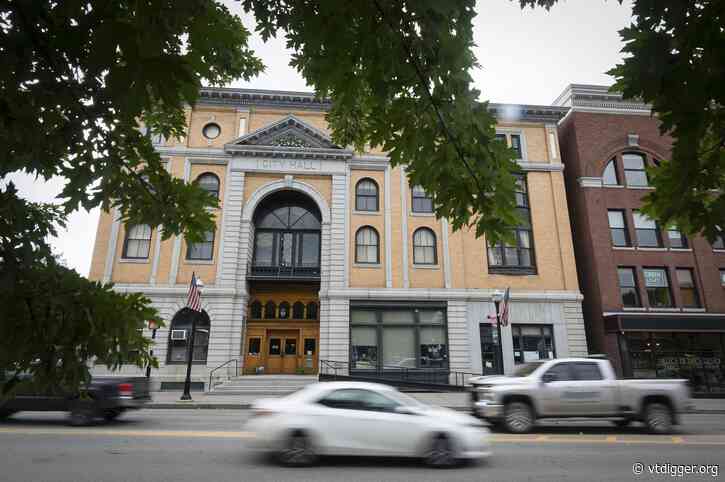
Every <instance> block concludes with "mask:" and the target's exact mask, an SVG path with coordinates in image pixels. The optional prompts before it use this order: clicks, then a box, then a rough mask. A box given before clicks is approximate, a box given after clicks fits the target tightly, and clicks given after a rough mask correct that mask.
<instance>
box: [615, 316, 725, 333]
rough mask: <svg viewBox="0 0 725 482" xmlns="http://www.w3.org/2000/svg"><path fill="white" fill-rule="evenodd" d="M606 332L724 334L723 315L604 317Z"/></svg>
mask: <svg viewBox="0 0 725 482" xmlns="http://www.w3.org/2000/svg"><path fill="white" fill-rule="evenodd" d="M604 327H605V329H606V331H607V332H609V333H612V332H619V331H700V332H702V331H705V332H725V315H723V316H697V315H691V314H682V315H667V316H662V315H660V316H658V315H653V314H649V313H648V314H646V315H630V314H626V315H609V316H605V317H604Z"/></svg>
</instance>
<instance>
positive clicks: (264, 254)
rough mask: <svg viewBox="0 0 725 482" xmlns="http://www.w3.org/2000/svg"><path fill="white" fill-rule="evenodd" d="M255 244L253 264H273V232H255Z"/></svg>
mask: <svg viewBox="0 0 725 482" xmlns="http://www.w3.org/2000/svg"><path fill="white" fill-rule="evenodd" d="M255 244H256V246H255V248H254V264H255V265H256V266H272V265H273V264H274V233H264V232H262V233H257V235H256V236H255Z"/></svg>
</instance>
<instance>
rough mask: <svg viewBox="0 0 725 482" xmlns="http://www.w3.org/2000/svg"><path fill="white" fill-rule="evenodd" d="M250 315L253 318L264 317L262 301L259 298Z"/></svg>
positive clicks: (251, 308)
mask: <svg viewBox="0 0 725 482" xmlns="http://www.w3.org/2000/svg"><path fill="white" fill-rule="evenodd" d="M249 317H250V318H251V319H253V320H259V319H261V318H262V303H260V301H259V300H254V301H253V302H252V305H251V307H250V309H249Z"/></svg>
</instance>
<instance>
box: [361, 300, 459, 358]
mask: <svg viewBox="0 0 725 482" xmlns="http://www.w3.org/2000/svg"><path fill="white" fill-rule="evenodd" d="M350 350H351V353H350V360H351V365H350V368H352V369H374V370H386V371H387V370H391V371H395V370H399V369H406V371H407V370H408V369H447V368H448V343H447V333H446V322H445V310H444V309H424V308H414V307H410V308H407V307H403V308H390V309H389V308H387V307H386V308H374V307H369V308H368V307H365V308H352V309H351V310H350ZM378 353H381V354H382V356H378Z"/></svg>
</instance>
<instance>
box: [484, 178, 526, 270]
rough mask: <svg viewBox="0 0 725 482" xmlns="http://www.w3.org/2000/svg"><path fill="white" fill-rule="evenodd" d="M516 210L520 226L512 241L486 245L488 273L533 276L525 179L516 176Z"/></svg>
mask: <svg viewBox="0 0 725 482" xmlns="http://www.w3.org/2000/svg"><path fill="white" fill-rule="evenodd" d="M515 196H516V210H517V211H518V213H519V219H520V224H519V226H518V227H517V228H516V229H514V230H513V233H512V235H513V240H510V241H506V242H499V243H497V244H496V245H491V244H490V243H489V244H488V271H489V273H501V274H535V273H536V262H535V260H534V246H533V242H532V239H533V232H532V229H531V210H530V207H529V197H528V187H527V184H526V178H525V177H524V176H521V175H517V176H516V192H515Z"/></svg>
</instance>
